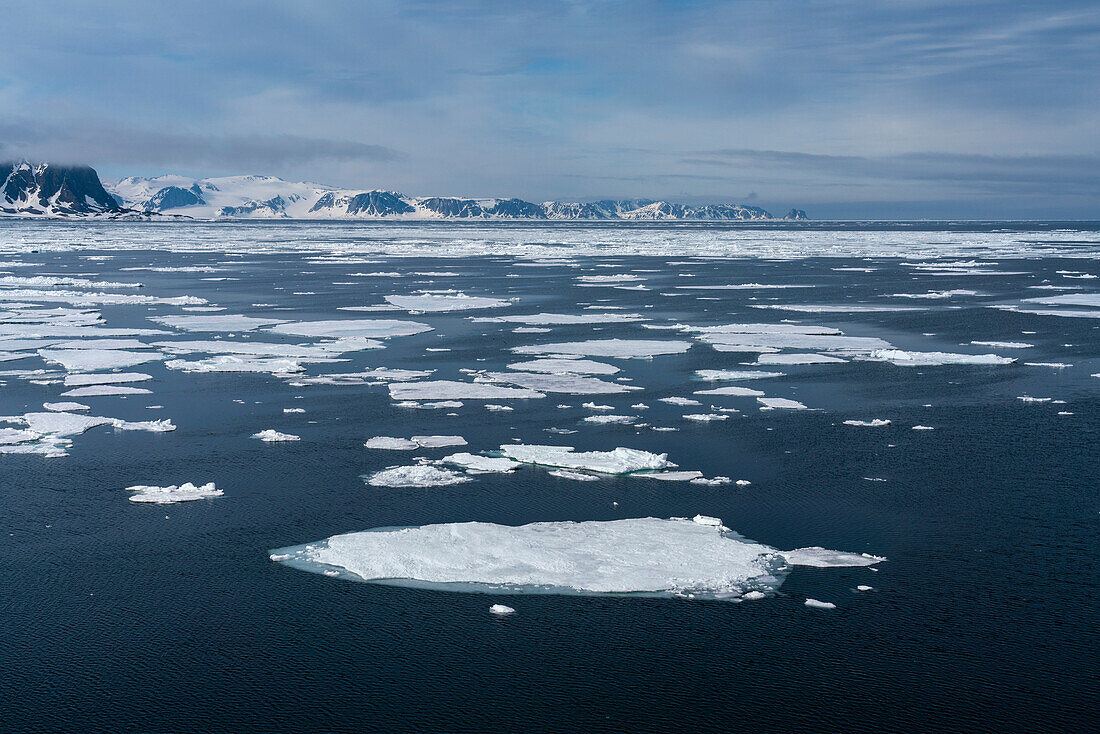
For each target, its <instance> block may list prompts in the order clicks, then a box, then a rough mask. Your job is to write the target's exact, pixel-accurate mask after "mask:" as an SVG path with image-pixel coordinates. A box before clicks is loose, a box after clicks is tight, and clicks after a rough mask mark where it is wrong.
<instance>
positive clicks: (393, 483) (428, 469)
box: [367, 464, 471, 487]
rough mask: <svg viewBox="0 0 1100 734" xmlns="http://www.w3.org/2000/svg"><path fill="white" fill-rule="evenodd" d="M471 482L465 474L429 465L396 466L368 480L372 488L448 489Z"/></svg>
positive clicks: (377, 473) (376, 473) (375, 474)
mask: <svg viewBox="0 0 1100 734" xmlns="http://www.w3.org/2000/svg"><path fill="white" fill-rule="evenodd" d="M469 481H471V480H470V478H469V477H467V476H466V475H464V474H458V473H456V472H453V471H450V470H448V469H441V468H440V467H437V466H431V465H428V464H416V465H413V466H394V467H390V468H389V469H384V470H382V471H379V472H375V473H374V474H372V475H371V476H370V477H369V478H368V479H367V484H369V485H371V486H372V487H446V486H449V485H452V484H462V483H463V482H469Z"/></svg>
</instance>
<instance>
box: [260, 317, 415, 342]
mask: <svg viewBox="0 0 1100 734" xmlns="http://www.w3.org/2000/svg"><path fill="white" fill-rule="evenodd" d="M431 330H432V327H430V326H428V325H427V324H422V323H420V322H419V321H398V320H394V319H337V320H330V321H295V322H291V323H280V324H279V325H278V326H273V327H271V328H270V329H268V331H270V332H272V333H275V334H288V335H291V336H304V337H310V338H320V337H354V336H361V337H366V338H374V339H388V338H390V337H396V336H413V335H415V334H422V333H424V332H425V331H431Z"/></svg>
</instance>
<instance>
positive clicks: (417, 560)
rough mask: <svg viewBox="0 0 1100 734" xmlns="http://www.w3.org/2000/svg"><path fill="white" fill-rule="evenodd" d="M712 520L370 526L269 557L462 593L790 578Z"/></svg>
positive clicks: (771, 554)
mask: <svg viewBox="0 0 1100 734" xmlns="http://www.w3.org/2000/svg"><path fill="white" fill-rule="evenodd" d="M714 520H715V519H714V518H708V517H704V516H698V517H697V518H696V519H695V520H689V519H686V518H672V519H667V520H666V519H658V518H652V517H648V518H631V519H626V520H610V521H587V522H536V523H531V524H528V525H521V526H518V527H514V526H507V525H496V524H493V523H484V522H470V523H448V524H440V525H424V526H420V527H411V528H377V529H374V530H367V531H364V532H358V533H347V534H344V535H336V536H333V537H330V538H328V539H326V540H323V541H320V542H316V543H310V544H308V545H304V546H297V547H293V548H282V549H278V550H275V551H272V552H271V557H272V559H273V560H277V561H279V562H283V563H287V564H289V565H291V566H294V567H296V568H300V569H303V570H309V571H313V572H317V573H323V572H324V571H326V570H331V569H335V570H337V571H338V572H339V573H340V575H342V576H345V577H346V578H351V579H357V580H361V581H374V582H380V583H389V584H397V585H413V586H427V587H432V588H440V589H446V590H452V591H466V592H486V591H499V590H502V589H506V590H508V591H511V592H517V593H540V594H641V595H657V596H677V597H685V598H694V599H737V598H740V597H741V596H742V595H743V594H754V595H753V596H752V597H750V598H759V597H758V596H756V594H760V593H765V592H766V593H771V592H773V591H774V590H775V589H777V588H778V587H779V585H780V584H781V583H782V581H783V579H784V578H785V576H786V574H787V573H788V572H789V570H790V566H789V565H788V562H787V561H786V560H785V559H784V556H783V555H782V554H781V552H780V551H777V550H776V549H775V548H772V547H770V546H767V545H763V544H761V543H756V542H753V541H750V540H747V539H746V538H743V537H741V536H740V535H737V534H736V533H734V532H732V531H730V530H729V529H728V528H726V527H724V526H723V525H722V524H721V521H717V524H715V522H714Z"/></svg>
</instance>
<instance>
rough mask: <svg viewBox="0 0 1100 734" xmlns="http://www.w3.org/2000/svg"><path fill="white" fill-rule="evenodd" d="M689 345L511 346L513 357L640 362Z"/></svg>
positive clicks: (611, 341) (653, 342)
mask: <svg viewBox="0 0 1100 734" xmlns="http://www.w3.org/2000/svg"><path fill="white" fill-rule="evenodd" d="M689 349H691V342H684V341H659V340H653V339H592V340H589V341H583V342H557V343H553V344H535V345H531V346H525V347H512V351H513V352H515V353H516V354H575V355H578V356H582V357H611V358H616V359H644V358H648V357H656V356H660V355H665V354H682V353H683V352H686V351H687V350H689Z"/></svg>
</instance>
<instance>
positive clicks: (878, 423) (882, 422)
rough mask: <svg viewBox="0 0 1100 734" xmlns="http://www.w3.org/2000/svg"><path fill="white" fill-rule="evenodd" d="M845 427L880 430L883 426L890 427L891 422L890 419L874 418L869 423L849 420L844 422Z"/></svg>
mask: <svg viewBox="0 0 1100 734" xmlns="http://www.w3.org/2000/svg"><path fill="white" fill-rule="evenodd" d="M844 425H846V426H866V427H868V428H880V427H882V426H888V425H890V420H889V419H888V418H872V419H871V420H869V421H857V420H847V421H844Z"/></svg>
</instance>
